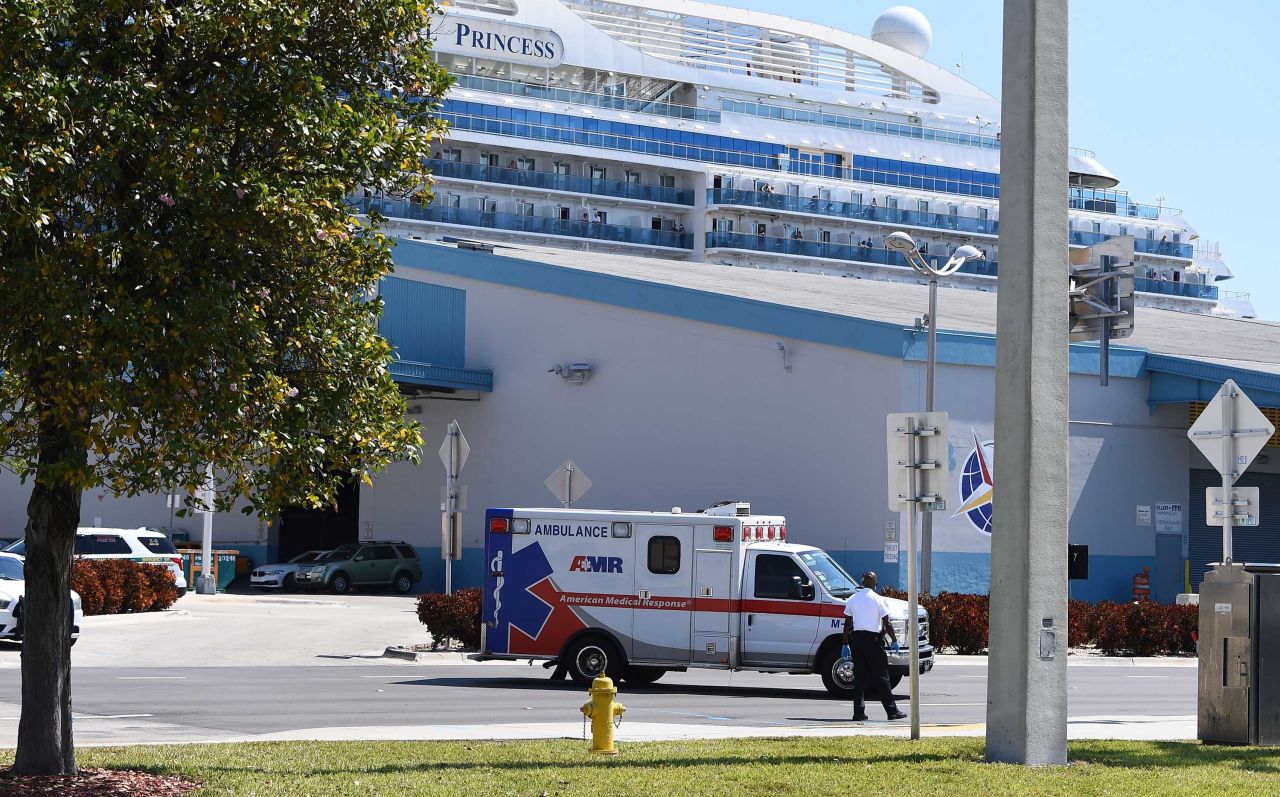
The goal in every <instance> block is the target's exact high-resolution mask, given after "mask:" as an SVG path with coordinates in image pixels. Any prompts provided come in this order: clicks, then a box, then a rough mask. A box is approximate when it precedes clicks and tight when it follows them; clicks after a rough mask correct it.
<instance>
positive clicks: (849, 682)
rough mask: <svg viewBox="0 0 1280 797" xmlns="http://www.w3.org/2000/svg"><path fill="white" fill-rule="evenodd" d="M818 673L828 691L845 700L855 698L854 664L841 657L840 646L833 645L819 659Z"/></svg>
mask: <svg viewBox="0 0 1280 797" xmlns="http://www.w3.org/2000/svg"><path fill="white" fill-rule="evenodd" d="M818 674H819V675H821V676H822V685H823V686H825V687H826V688H827V691H828V692H830V693H831V694H833V695H835V696H836V697H839V698H842V699H844V700H852V699H853V665H852V664H851V663H850V662H847V661H843V660H842V659H841V658H840V646H839V645H831V646H829V647H828V648H827V652H826V653H824V654H822V658H821V659H819V660H818Z"/></svg>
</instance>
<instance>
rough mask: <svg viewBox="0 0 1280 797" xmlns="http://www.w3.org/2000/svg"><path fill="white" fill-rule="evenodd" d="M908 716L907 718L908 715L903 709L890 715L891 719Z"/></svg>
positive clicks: (900, 718) (901, 718) (902, 718)
mask: <svg viewBox="0 0 1280 797" xmlns="http://www.w3.org/2000/svg"><path fill="white" fill-rule="evenodd" d="M906 718H907V715H906V714H903V713H902V712H901V711H895V712H893V713H892V714H890V715H889V719H891V720H904V719H906Z"/></svg>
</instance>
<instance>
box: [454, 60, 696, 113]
mask: <svg viewBox="0 0 1280 797" xmlns="http://www.w3.org/2000/svg"><path fill="white" fill-rule="evenodd" d="M449 74H450V75H452V76H453V79H454V80H455V81H456V82H455V84H454V88H455V90H457V89H473V90H475V91H483V92H487V93H491V94H502V95H506V96H508V97H525V98H528V99H532V100H543V101H545V102H563V103H569V104H571V105H585V106H588V107H591V108H605V109H607V110H611V111H629V112H631V113H643V114H648V115H650V116H664V117H667V118H669V119H682V120H685V119H687V120H690V121H694V122H709V123H712V124H716V123H719V121H720V111H718V110H713V109H708V108H698V107H696V106H692V105H679V104H677V103H673V102H658V101H656V100H646V99H641V98H639V97H624V96H619V95H617V94H595V93H593V92H589V91H575V90H572V89H565V88H559V87H556V86H535V85H532V84H529V83H521V82H518V81H513V80H500V79H497V78H489V77H479V76H475V75H464V74H460V73H458V72H450V73H449ZM459 93H461V92H459ZM462 96H464V97H465V96H467V95H466V94H463V95H462Z"/></svg>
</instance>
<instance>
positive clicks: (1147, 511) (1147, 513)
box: [1138, 504, 1151, 526]
mask: <svg viewBox="0 0 1280 797" xmlns="http://www.w3.org/2000/svg"><path fill="white" fill-rule="evenodd" d="M1138 525H1139V526H1150V525H1151V505H1150V504H1138Z"/></svg>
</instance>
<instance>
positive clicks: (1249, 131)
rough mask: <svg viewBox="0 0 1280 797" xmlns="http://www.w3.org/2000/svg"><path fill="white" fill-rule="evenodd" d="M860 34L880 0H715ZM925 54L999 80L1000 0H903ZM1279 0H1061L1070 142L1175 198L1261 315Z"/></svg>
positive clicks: (1271, 253) (995, 89)
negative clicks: (1066, 11)
mask: <svg viewBox="0 0 1280 797" xmlns="http://www.w3.org/2000/svg"><path fill="white" fill-rule="evenodd" d="M716 2H720V3H723V4H725V5H733V6H737V7H742V8H750V9H754V10H759V11H768V12H770V13H774V14H784V15H786V16H790V17H795V18H797V19H804V20H809V21H812V22H821V23H823V24H827V25H831V26H832V27H836V28H840V29H842V30H847V31H850V32H852V33H857V34H860V35H870V32H871V25H872V23H874V22H875V19H876V17H877V16H879V15H880V12H882V11H884V10H885V9H886V8H888V7H890V6H892V5H896V4H897V3H894V2H892V0H884V2H875V0H716ZM905 5H911V6H914V7H915V8H918V9H919V10H920V11H921V12H923V13H924V15H925V16H926V17H928V19H929V22H930V24H931V25H932V26H933V48H932V49H931V50H930V51H929V54H928V56H927V58H928V60H930V61H932V62H933V63H935V64H938V65H940V66H943V67H946V68H948V69H951V70H952V71H955V64H956V63H958V62H960V61H961V60H962V58H961V54H962V53H963V63H964V70H963V74H964V76H965V78H967V79H968V80H970V81H971V82H973V83H976V84H977V85H978V86H980V87H982V88H983V89H985V90H987V91H988V92H990V93H992V94H995V95H997V96H998V95H999V92H1000V49H1001V21H1002V15H1003V3H1002V2H1001V0H963V2H960V1H958V0H916V2H909V3H905ZM1278 28H1280V2H1276V0H1270V1H1269V2H1268V1H1266V0H1226V1H1225V2H1218V3H1211V2H1205V0H1162V1H1161V2H1154V1H1153V0H1107V1H1104V0H1071V76H1070V79H1071V143H1072V145H1073V146H1077V147H1085V148H1087V149H1091V150H1093V151H1095V152H1097V153H1098V159H1099V160H1100V161H1101V162H1102V164H1103V165H1105V166H1106V167H1107V168H1108V169H1110V170H1111V171H1112V173H1114V174H1115V175H1116V176H1117V177H1119V178H1120V186H1119V187H1120V188H1123V189H1126V190H1127V191H1129V193H1130V195H1131V196H1132V197H1133V198H1134V199H1137V200H1139V201H1142V202H1149V203H1152V204H1154V203H1155V198H1156V196H1157V195H1160V194H1163V195H1165V197H1166V199H1165V201H1164V204H1165V205H1166V206H1172V207H1176V208H1181V209H1182V210H1183V211H1184V212H1185V214H1186V218H1187V220H1188V221H1189V222H1190V223H1191V225H1192V226H1193V227H1195V229H1196V231H1197V232H1199V233H1200V237H1201V239H1202V240H1205V241H1219V242H1220V243H1221V244H1222V253H1223V260H1224V261H1226V263H1227V265H1228V266H1230V267H1231V270H1232V271H1233V272H1234V273H1235V275H1236V278H1235V279H1233V280H1228V281H1226V282H1222V283H1219V285H1220V286H1221V287H1222V288H1224V289H1228V290H1238V291H1246V292H1249V293H1251V294H1253V302H1254V305H1255V307H1256V308H1257V310H1258V315H1259V317H1261V318H1268V319H1274V320H1280V276H1278V275H1277V266H1280V240H1277V239H1280V234H1277V235H1276V238H1275V239H1273V237H1272V236H1273V233H1277V230H1278V228H1280V225H1277V227H1272V225H1271V219H1270V217H1269V213H1270V211H1267V210H1266V208H1267V207H1268V202H1269V197H1270V193H1269V192H1266V191H1263V188H1264V187H1265V186H1267V185H1272V186H1280V152H1278V151H1277V150H1278V149H1280V102H1278V101H1277V100H1278V99H1280V92H1278V91H1277V90H1276V86H1275V81H1276V79H1277V75H1280V48H1278V47H1277V45H1276V43H1275V32H1276V30H1277V29H1278Z"/></svg>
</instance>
